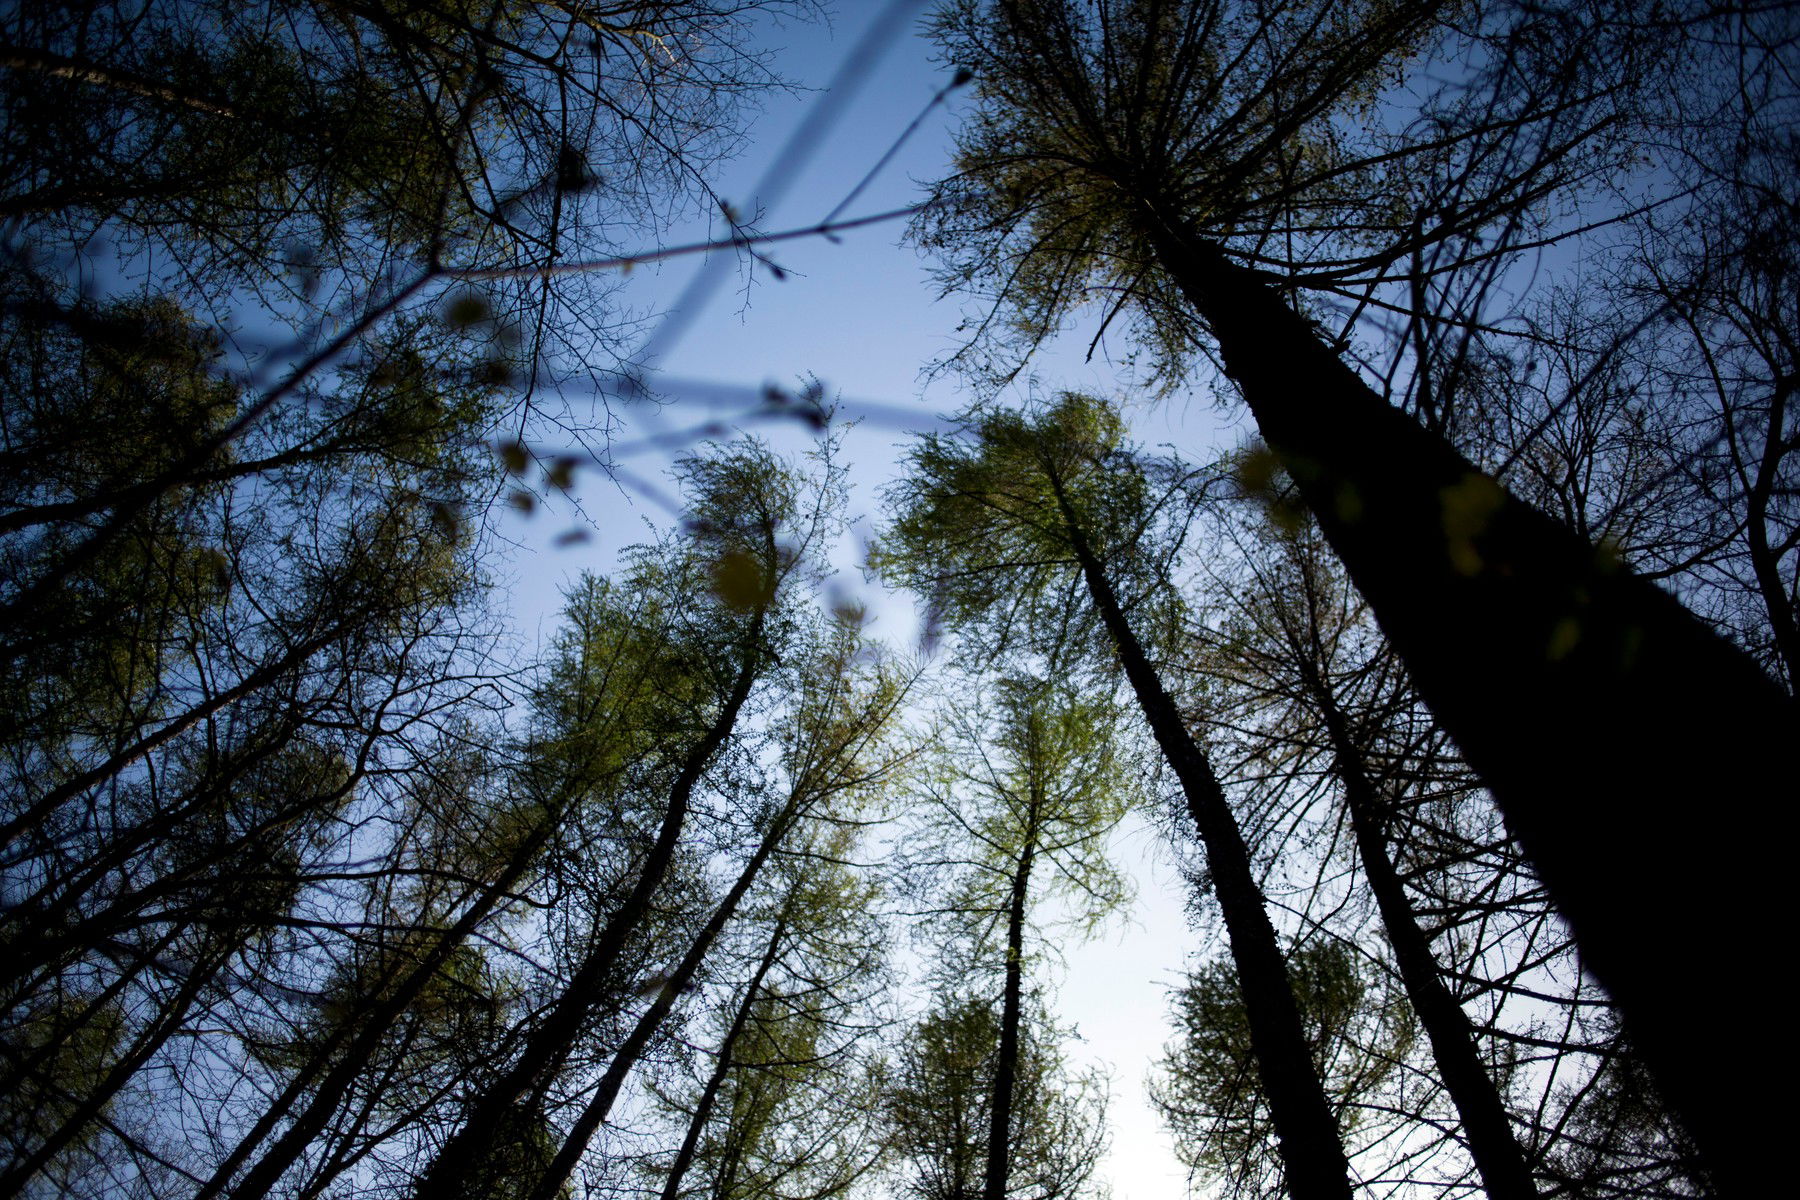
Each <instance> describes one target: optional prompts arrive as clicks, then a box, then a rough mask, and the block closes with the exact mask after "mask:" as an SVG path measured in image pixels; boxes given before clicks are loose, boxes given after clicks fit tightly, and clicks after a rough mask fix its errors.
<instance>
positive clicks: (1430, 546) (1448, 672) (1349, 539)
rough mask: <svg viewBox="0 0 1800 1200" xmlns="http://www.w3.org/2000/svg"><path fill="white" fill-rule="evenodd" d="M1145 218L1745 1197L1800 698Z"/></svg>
mask: <svg viewBox="0 0 1800 1200" xmlns="http://www.w3.org/2000/svg"><path fill="white" fill-rule="evenodd" d="M1145 226H1146V232H1147V233H1148V234H1149V235H1150V236H1151V237H1152V239H1153V240H1154V243H1155V247H1156V252H1157V255H1158V259H1159V261H1160V263H1161V264H1162V265H1163V267H1164V268H1165V269H1166V270H1167V271H1168V272H1169V273H1170V275H1171V276H1172V277H1173V278H1174V279H1175V281H1176V282H1177V283H1178V285H1179V286H1180V287H1181V289H1182V292H1183V294H1184V295H1185V296H1186V297H1187V299H1188V300H1189V302H1190V303H1192V304H1193V306H1194V308H1195V310H1196V311H1197V312H1198V313H1199V315H1200V316H1201V317H1202V318H1204V319H1205V321H1206V323H1207V326H1208V327H1209V328H1210V329H1211V331H1212V333H1213V336H1214V337H1215V338H1216V339H1217V340H1218V343H1219V347H1220V352H1221V355H1222V357H1223V360H1224V363H1225V367H1226V370H1227V371H1228V372H1229V373H1230V374H1231V376H1232V377H1233V378H1234V379H1235V380H1236V381H1237V383H1238V385H1239V387H1240V388H1241V389H1242V391H1243V395H1244V398H1245V401H1246V402H1247V403H1248V404H1249V407H1250V411H1251V412H1252V414H1253V415H1254V416H1255V418H1256V421H1257V425H1258V426H1259V428H1260V429H1261V431H1262V435H1263V437H1264V438H1265V439H1266V440H1267V442H1268V444H1269V446H1270V448H1271V449H1272V450H1273V451H1274V452H1275V453H1276V454H1277V455H1278V456H1279V457H1280V459H1281V461H1282V463H1283V465H1284V466H1285V467H1286V468H1287V470H1288V473H1289V475H1291V476H1292V478H1293V480H1294V482H1295V484H1296V485H1297V486H1298V487H1299V489H1300V491H1301V494H1302V495H1303V496H1304V497H1305V500H1306V503H1307V505H1308V507H1309V508H1311V510H1312V511H1313V514H1314V516H1315V517H1316V518H1317V519H1318V522H1319V525H1320V528H1321V529H1322V530H1323V531H1324V533H1325V536H1326V538H1327V540H1328V541H1329V542H1330V543H1331V546H1332V548H1333V549H1334V550H1335V551H1336V552H1337V554H1338V556H1339V558H1340V559H1341V560H1342V561H1343V563H1344V566H1345V568H1346V570H1347V571H1348V572H1349V575H1350V577H1351V579H1352V580H1353V581H1354V582H1355V584H1356V586H1357V588H1358V590H1359V591H1360V592H1361V593H1362V595H1363V596H1364V597H1365V598H1366V599H1367V600H1368V602H1369V604H1370V606H1371V607H1372V608H1373V610H1374V612H1375V615H1376V618H1377V619H1378V620H1379V621H1380V623H1381V626H1382V629H1383V630H1384V631H1385V632H1386V634H1387V636H1388V639H1389V641H1390V642H1391V643H1392V644H1393V646H1394V647H1395V649H1396V650H1397V651H1398V652H1399V654H1400V656H1401V658H1402V659H1403V660H1404V661H1405V663H1406V666H1407V669H1408V671H1409V673H1410V674H1411V675H1412V677H1413V679H1414V680H1415V681H1416V683H1417V684H1418V687H1419V691H1420V693H1421V694H1422V695H1423V696H1424V698H1425V700H1426V701H1427V702H1428V703H1429V704H1430V705H1431V708H1432V711H1433V712H1434V713H1436V715H1437V717H1438V719H1439V720H1440V721H1442V722H1443V724H1444V727H1445V729H1446V730H1447V731H1448V732H1449V733H1450V735H1451V736H1452V737H1454V738H1455V739H1456V741H1457V744H1458V746H1459V747H1460V748H1461V749H1462V751H1463V753H1464V755H1465V756H1466V757H1467V759H1468V761H1469V763H1470V764H1471V765H1472V766H1473V767H1474V768H1475V769H1476V771H1478V772H1479V773H1480V774H1481V777H1482V780H1483V782H1485V783H1486V784H1487V786H1488V787H1489V788H1490V789H1491V790H1492V792H1493V794H1494V797H1495V799H1496V800H1497V801H1498V802H1499V804H1500V807H1501V811H1502V812H1503V813H1504V814H1505V816H1506V821H1507V826H1508V828H1509V829H1510V830H1511V832H1512V833H1513V835H1514V836H1515V837H1517V838H1518V840H1519V842H1520V844H1521V846H1522V847H1523V848H1524V850H1525V852H1526V854H1527V855H1528V856H1529V858H1530V859H1531V861H1532V862H1533V864H1534V865H1535V866H1536V868H1537V870H1538V872H1539V874H1540V876H1541V877H1542V878H1543V879H1544V881H1545V883H1546V884H1547V885H1548V887H1549V888H1550V890H1551V894H1552V895H1553V896H1554V898H1555V899H1556V902H1557V904H1558V907H1559V908H1560V909H1561V911H1562V913H1563V914H1564V915H1565V916H1566V917H1567V919H1568V921H1569V923H1570V926H1571V927H1572V929H1573V931H1574V933H1575V937H1576V940H1577V943H1578V944H1579V946H1580V948H1581V952H1582V957H1583V961H1584V964H1585V965H1586V966H1587V967H1589V968H1590V969H1591V970H1592V971H1593V972H1594V974H1595V976H1596V977H1597V978H1598V979H1599V980H1600V981H1601V982H1602V983H1603V984H1605V985H1606V988H1607V990H1608V991H1609V992H1611V993H1612V995H1613V997H1614V999H1615V1000H1616V1001H1617V1003H1618V1005H1619V1008H1620V1010H1621V1013H1622V1015H1623V1018H1624V1021H1625V1026H1626V1031H1627V1033H1628V1034H1629V1035H1630V1036H1631V1037H1632V1039H1633V1040H1634V1042H1635V1043H1636V1044H1637V1045H1638V1046H1639V1048H1640V1049H1641V1051H1642V1052H1643V1054H1644V1057H1645V1060H1646V1062H1648V1063H1649V1064H1650V1066H1651V1068H1652V1070H1653V1071H1654V1073H1655V1075H1656V1079H1657V1081H1658V1084H1659V1087H1660V1089H1661V1090H1662V1092H1663V1094H1664V1097H1665V1098H1666V1100H1667V1101H1668V1102H1669V1103H1670V1104H1671V1105H1672V1106H1673V1107H1674V1109H1675V1111H1676V1112H1677V1113H1679V1114H1680V1116H1681V1117H1682V1119H1683V1122H1684V1123H1685V1124H1686V1126H1687V1127H1688V1129H1689V1131H1690V1132H1691V1133H1692V1135H1693V1136H1694V1138H1695V1140H1696V1141H1697V1142H1698V1144H1699V1145H1700V1147H1701V1150H1702V1154H1703V1156H1704V1157H1705V1159H1706V1161H1707V1163H1708V1165H1709V1169H1710V1170H1711V1171H1712V1172H1713V1173H1714V1178H1715V1179H1717V1180H1719V1181H1720V1183H1721V1184H1724V1185H1725V1190H1726V1191H1728V1192H1732V1193H1740V1192H1748V1191H1749V1190H1750V1188H1751V1187H1752V1180H1751V1178H1750V1176H1752V1175H1760V1172H1757V1171H1755V1170H1754V1169H1753V1166H1752V1164H1755V1163H1757V1162H1766V1161H1768V1159H1769V1155H1770V1154H1771V1153H1772V1147H1775V1146H1778V1145H1781V1144H1783V1143H1782V1141H1781V1137H1780V1136H1779V1131H1778V1130H1777V1129H1776V1127H1775V1124H1774V1115H1773V1110H1772V1108H1770V1109H1768V1110H1767V1111H1761V1110H1758V1106H1751V1110H1752V1111H1747V1110H1746V1109H1745V1108H1744V1106H1742V1105H1731V1104H1722V1103H1720V1099H1719V1098H1720V1097H1722V1096H1731V1095H1739V1094H1743V1093H1744V1091H1745V1081H1744V1080H1743V1079H1741V1078H1740V1075H1741V1073H1745V1072H1747V1073H1748V1074H1750V1075H1751V1076H1753V1077H1755V1078H1754V1079H1753V1080H1752V1081H1750V1082H1751V1083H1752V1084H1753V1086H1751V1087H1750V1088H1749V1090H1750V1091H1751V1092H1753V1093H1763V1094H1778V1093H1782V1092H1785V1090H1786V1087H1787V1079H1788V1075H1789V1068H1788V1067H1787V1066H1783V1065H1781V1064H1782V1063H1791V1061H1792V1056H1791V1054H1771V1053H1770V1047H1771V1046H1772V1045H1773V1044H1775V1040H1776V1039H1777V1038H1778V1037H1779V1031H1781V1030H1784V1029H1786V1028H1787V1026H1788V1024H1789V1023H1790V1021H1789V1014H1788V1013H1787V1012H1786V1011H1785V1006H1784V1005H1782V1004H1780V1003H1779V1002H1778V1001H1777V999H1776V997H1777V996H1778V995H1779V994H1780V993H1779V990H1778V989H1774V988H1771V987H1769V986H1768V984H1767V981H1766V979H1765V977H1764V975H1763V972H1762V971H1761V969H1760V967H1759V966H1757V964H1759V963H1761V962H1763V961H1764V960H1765V956H1766V951H1767V945H1768V937H1769V935H1770V934H1771V933H1772V930H1770V929H1769V927H1768V920H1769V917H1770V915H1772V914H1774V913H1777V912H1781V911H1784V910H1785V907H1786V905H1787V903H1788V900H1787V898H1786V897H1785V896H1782V895H1778V894H1777V892H1776V886H1775V881H1776V880H1779V879H1782V878H1784V877H1785V875H1786V864H1785V863H1784V862H1783V861H1782V856H1784V855H1785V853H1786V845H1787V838H1786V836H1785V825H1784V826H1783V828H1782V829H1781V830H1777V829H1774V828H1770V827H1769V826H1768V817H1769V815H1770V814H1769V811H1768V810H1767V808H1766V807H1763V806H1760V805H1759V804H1758V800H1759V798H1761V797H1764V796H1767V795H1768V790H1767V789H1768V778H1769V772H1770V770H1771V769H1774V770H1775V771H1776V772H1777V773H1782V772H1783V770H1784V768H1783V767H1782V766H1781V765H1779V757H1778V756H1779V750H1778V747H1780V746H1782V745H1786V744H1789V743H1790V742H1791V740H1792V737H1793V731H1794V728H1795V725H1796V721H1795V714H1794V709H1793V705H1792V704H1791V703H1790V702H1789V701H1788V700H1787V698H1786V697H1784V696H1783V695H1782V693H1781V691H1780V689H1779V688H1778V687H1776V686H1775V684H1773V683H1772V682H1771V681H1770V680H1769V679H1768V678H1767V677H1766V676H1765V675H1764V674H1763V673H1762V672H1761V671H1760V670H1759V669H1758V668H1757V667H1756V665H1755V664H1754V663H1752V662H1751V661H1750V660H1749V659H1748V658H1747V657H1746V656H1745V655H1743V654H1742V653H1740V652H1738V651H1737V650H1735V649H1734V648H1733V647H1731V646H1730V645H1728V644H1726V643H1725V642H1723V641H1722V640H1720V639H1719V638H1718V637H1716V636H1715V635H1713V634H1712V633H1711V632H1710V631H1709V630H1707V629H1705V628H1704V627H1703V626H1702V625H1701V624H1700V623H1699V622H1698V621H1697V620H1696V619H1695V618H1694V617H1693V616H1692V614H1690V613H1688V612H1687V611H1686V610H1684V609H1683V608H1682V607H1681V606H1680V605H1679V604H1677V603H1676V602H1675V601H1674V600H1673V599H1672V598H1671V597H1669V596H1667V595H1666V594H1664V593H1662V592H1661V591H1659V590H1657V589H1656V588H1655V587H1654V586H1653V585H1651V584H1649V583H1648V582H1646V581H1644V580H1642V579H1639V578H1637V577H1636V576H1634V575H1632V574H1631V573H1630V572H1629V571H1627V570H1625V569H1624V568H1623V567H1621V566H1620V565H1618V564H1617V563H1616V562H1615V561H1613V560H1612V559H1611V557H1610V556H1608V555H1606V554H1604V553H1600V552H1596V550H1595V548H1594V547H1592V546H1590V545H1588V544H1587V543H1586V542H1584V541H1583V540H1582V539H1581V538H1579V537H1578V536H1576V535H1575V534H1573V533H1572V532H1570V531H1569V530H1567V529H1566V528H1564V527H1562V526H1561V525H1558V524H1557V523H1556V522H1555V521H1553V520H1551V519H1550V518H1549V517H1546V516H1544V515H1543V514H1541V513H1539V512H1537V511H1535V510H1534V509H1532V508H1530V507H1529V506H1528V505H1525V504H1523V503H1521V502H1519V501H1518V500H1517V499H1515V498H1513V497H1512V496H1510V495H1508V494H1507V493H1506V491H1505V490H1504V489H1502V488H1501V487H1500V486H1499V485H1498V484H1497V483H1495V482H1494V481H1493V480H1492V479H1491V478H1490V477H1488V476H1487V475H1485V474H1483V473H1482V472H1480V471H1479V470H1477V469H1476V468H1475V467H1474V466H1472V465H1471V464H1470V463H1469V462H1468V460H1466V459H1464V458H1463V457H1462V456H1461V455H1460V454H1458V453H1457V452H1456V451H1455V450H1454V449H1453V448H1452V447H1451V446H1450V445H1449V444H1448V443H1447V442H1445V441H1444V440H1443V439H1442V438H1440V437H1438V436H1437V435H1435V434H1432V433H1430V432H1428V431H1426V430H1425V429H1422V428H1421V427H1420V426H1419V425H1418V424H1417V423H1416V422H1414V421H1413V420H1411V419H1410V418H1408V417H1407V416H1405V415H1404V414H1403V413H1400V412H1399V411H1397V410H1395V409H1394V408H1392V407H1390V406H1389V405H1388V404H1386V403H1385V402H1384V401H1383V400H1382V399H1381V397H1380V396H1378V395H1377V394H1376V393H1375V392H1374V391H1373V390H1371V389H1370V388H1369V387H1368V385H1366V384H1365V383H1364V382H1363V381H1362V379H1361V378H1359V377H1358V376H1357V375H1356V374H1355V372H1353V371H1351V370H1350V368H1348V367H1347V366H1345V365H1344V364H1343V363H1342V362H1341V361H1340V360H1339V358H1338V356H1337V355H1336V354H1335V353H1334V352H1333V351H1332V350H1331V349H1330V348H1328V347H1327V346H1325V345H1323V344H1322V343H1321V342H1320V340H1319V338H1318V337H1317V336H1316V334H1315V333H1314V332H1313V330H1312V328H1311V326H1310V325H1309V323H1308V322H1307V321H1306V320H1305V319H1303V318H1302V317H1300V316H1299V315H1298V314H1296V313H1295V312H1294V311H1293V310H1292V309H1291V308H1290V307H1289V306H1288V305H1287V304H1286V303H1285V302H1284V301H1283V300H1282V298H1281V296H1280V294H1279V293H1278V292H1277V291H1276V290H1275V289H1274V287H1272V286H1271V283H1270V280H1269V277H1268V276H1266V275H1262V274H1259V273H1256V272H1252V271H1250V270H1248V269H1246V268H1243V267H1240V266H1237V265H1236V264H1234V263H1232V262H1231V261H1230V260H1229V259H1228V258H1227V257H1226V256H1225V255H1224V253H1223V252H1222V251H1221V250H1220V249H1219V247H1218V246H1216V245H1214V244H1213V243H1211V242H1208V241H1206V240H1204V239H1202V238H1200V237H1197V236H1194V235H1192V234H1189V233H1186V232H1185V231H1183V230H1181V229H1180V228H1178V227H1177V226H1175V225H1173V224H1170V223H1164V222H1162V221H1159V220H1157V219H1156V218H1155V216H1154V214H1150V215H1148V216H1147V219H1146V222H1145ZM1790 783H1791V781H1790ZM1789 790H1791V786H1790V789H1789ZM1660 805H1666V806H1668V807H1667V810H1666V811H1663V810H1661V809H1660V808H1659V806H1660ZM1740 806H1741V807H1740ZM1696 1029H1704V1030H1706V1031H1707V1033H1706V1036H1705V1037H1704V1038H1696V1037H1695V1036H1694V1031H1695V1030H1696Z"/></svg>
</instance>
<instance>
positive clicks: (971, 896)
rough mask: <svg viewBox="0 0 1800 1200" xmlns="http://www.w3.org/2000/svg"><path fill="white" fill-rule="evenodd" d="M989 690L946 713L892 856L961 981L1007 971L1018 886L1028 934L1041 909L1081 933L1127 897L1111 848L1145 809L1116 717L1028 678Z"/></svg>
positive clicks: (949, 972) (1102, 703)
mask: <svg viewBox="0 0 1800 1200" xmlns="http://www.w3.org/2000/svg"><path fill="white" fill-rule="evenodd" d="M988 686H989V687H990V688H991V691H992V694H993V695H994V697H995V699H994V701H993V702H992V703H991V704H987V705H982V704H979V703H970V704H965V705H961V706H957V707H954V708H952V709H951V710H950V712H949V713H948V714H947V716H946V718H945V721H946V728H945V729H944V734H945V736H944V737H943V738H942V739H941V740H940V741H939V750H938V753H937V755H936V757H935V761H934V762H933V764H932V766H931V767H930V768H929V769H928V771H927V772H926V773H925V774H924V775H923V777H922V778H921V779H920V780H919V782H918V784H917V785H916V787H917V789H918V790H919V791H920V792H921V793H922V798H923V799H925V800H926V801H927V807H926V808H925V810H924V811H923V812H922V813H921V814H920V815H919V819H918V820H919V824H918V827H917V828H916V829H915V830H914V831H912V832H911V833H909V835H908V836H907V837H906V839H905V840H904V842H903V844H902V850H901V856H900V857H901V860H902V862H903V863H904V864H905V865H906V866H907V867H908V868H909V873H910V875H911V880H910V890H911V892H912V894H913V896H914V898H915V902H916V903H919V904H922V905H925V906H926V913H927V915H928V918H929V920H928V923H927V925H926V927H925V928H926V932H927V936H928V937H929V938H930V939H931V941H932V943H933V944H934V946H935V948H936V951H937V961H936V966H935V968H934V970H935V971H937V972H938V973H941V974H943V975H946V976H950V977H952V978H960V979H963V980H965V981H966V979H967V973H968V972H970V971H971V970H974V971H978V972H981V973H983V974H988V973H994V972H998V971H1000V970H1002V969H1003V968H1004V967H1005V965H1006V960H1007V956H1008V951H1007V946H1006V937H1007V919H1008V913H1009V911H1010V909H1011V907H1012V905H1013V903H1014V892H1015V889H1016V888H1020V887H1024V888H1026V889H1027V890H1026V891H1025V892H1024V893H1023V895H1022V897H1021V899H1020V903H1021V904H1022V909H1023V911H1024V912H1025V913H1026V914H1027V923H1028V924H1031V923H1033V918H1034V917H1035V914H1037V913H1039V912H1041V911H1043V910H1044V909H1045V908H1046V907H1049V908H1051V909H1052V911H1053V912H1054V913H1055V916H1054V917H1053V918H1051V920H1052V922H1053V923H1054V924H1055V925H1058V926H1063V927H1067V928H1070V929H1072V930H1073V931H1074V932H1076V933H1078V934H1092V933H1093V932H1094V931H1095V930H1096V929H1097V928H1098V927H1099V926H1100V925H1102V924H1103V923H1104V922H1105V921H1106V920H1107V919H1108V918H1109V917H1110V916H1112V915H1114V914H1116V913H1117V912H1119V911H1120V910H1121V909H1122V908H1124V907H1126V906H1127V905H1128V904H1129V903H1130V900H1131V897H1132V895H1133V888H1132V884H1131V880H1130V879H1129V878H1127V877H1126V876H1125V875H1124V874H1123V873H1122V872H1120V870H1119V869H1118V867H1117V866H1116V865H1114V863H1113V862H1112V861H1111V859H1110V857H1109V856H1108V853H1107V846H1106V841H1107V838H1108V837H1109V836H1110V834H1111V833H1112V832H1113V830H1114V829H1115V828H1116V827H1117V825H1118V823H1119V821H1120V820H1121V819H1123V817H1124V816H1125V814H1126V812H1127V811H1129V810H1130V809H1131V807H1132V806H1133V805H1135V804H1136V803H1138V802H1139V799H1140V797H1139V792H1138V787H1137V775H1138V769H1137V765H1136V763H1135V762H1134V761H1133V760H1132V758H1131V756H1130V755H1129V754H1127V753H1126V752H1125V751H1124V750H1122V749H1121V747H1120V745H1119V740H1118V736H1117V728H1118V724H1119V721H1120V714H1119V712H1118V710H1117V709H1116V708H1115V707H1114V706H1113V705H1112V704H1111V703H1110V702H1108V701H1107V700H1105V699H1097V698H1088V697H1083V696H1081V695H1078V694H1075V693H1073V692H1071V691H1069V690H1067V689H1066V688H1059V687H1057V686H1056V685H1054V684H1048V683H1039V682H1036V681H1033V680H1026V679H1020V678H1016V677H1014V678H1005V679H1001V680H999V681H997V682H996V683H994V684H990V685H988ZM1033 940H1036V939H1035V938H1034V939H1033ZM1028 957H1035V955H1034V954H1028ZM965 986H966V982H965Z"/></svg>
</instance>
